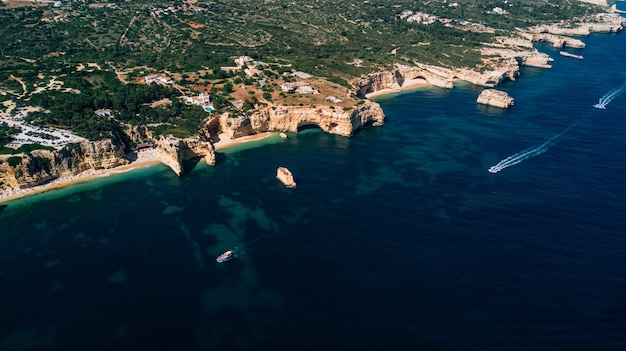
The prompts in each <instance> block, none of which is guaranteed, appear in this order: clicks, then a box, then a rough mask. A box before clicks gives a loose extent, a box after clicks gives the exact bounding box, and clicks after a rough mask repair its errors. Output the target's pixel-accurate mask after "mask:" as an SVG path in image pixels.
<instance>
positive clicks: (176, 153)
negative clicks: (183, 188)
mask: <svg viewBox="0 0 626 351" xmlns="http://www.w3.org/2000/svg"><path fill="white" fill-rule="evenodd" d="M155 145H156V148H157V155H158V157H159V161H161V162H162V163H163V164H165V165H166V166H168V167H170V168H171V169H172V171H174V173H176V175H178V176H181V175H182V174H183V173H184V166H183V163H184V162H185V161H189V160H192V159H195V158H204V159H205V161H206V163H207V164H208V165H210V166H214V165H215V149H214V147H213V145H212V144H211V143H209V142H208V141H202V140H200V139H199V138H197V137H194V138H186V139H180V138H175V137H173V136H171V135H169V136H167V137H160V138H159V139H158V140H157V141H156V142H155Z"/></svg>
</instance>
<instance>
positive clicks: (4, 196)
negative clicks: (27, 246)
mask: <svg viewBox="0 0 626 351" xmlns="http://www.w3.org/2000/svg"><path fill="white" fill-rule="evenodd" d="M273 133H274V132H262V133H258V134H253V135H247V136H243V137H240V138H235V139H233V138H230V137H228V136H226V135H225V134H219V135H218V137H219V139H220V140H219V141H218V142H216V143H214V144H213V146H214V147H215V150H216V151H217V150H224V149H227V148H229V147H231V146H236V145H240V144H245V143H249V142H252V141H257V140H262V139H265V138H269V137H270V136H272V134H273ZM159 163H161V160H159V158H158V156H157V155H156V152H150V151H147V152H143V153H142V154H139V155H138V158H137V159H136V160H135V161H132V162H130V163H128V164H125V165H122V166H118V167H113V168H107V169H98V170H95V169H90V170H87V171H84V172H82V173H78V174H76V175H73V176H67V177H60V178H57V179H54V180H52V181H50V182H48V183H45V184H41V185H36V186H33V187H30V188H22V189H14V190H9V191H2V192H0V205H4V204H5V203H6V202H9V201H12V200H17V199H20V198H23V197H27V196H31V195H36V194H41V193H44V192H47V191H51V190H55V189H61V188H66V187H68V186H72V185H76V184H80V183H86V182H89V181H91V180H94V179H97V178H101V177H108V176H111V175H114V174H117V173H124V172H128V171H131V170H134V169H139V168H145V167H149V166H154V165H157V164H159Z"/></svg>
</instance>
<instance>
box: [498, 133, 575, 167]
mask: <svg viewBox="0 0 626 351" xmlns="http://www.w3.org/2000/svg"><path fill="white" fill-rule="evenodd" d="M562 134H563V133H560V134H558V135H555V136H553V137H552V138H550V139H548V140H546V142H544V143H543V144H541V145H539V146H537V147H533V148H530V149H526V150H523V151H520V152H518V153H516V154H513V155H511V156H509V157H507V158H505V159H504V160H502V161H500V162H498V163H497V164H496V165H494V166H491V167H489V169H488V171H489V173H498V172H500V171H501V170H503V169H505V168H507V167H511V166H515V165H516V164H518V163H520V162H523V161H525V160H527V159H529V158H531V157H535V156H537V155H540V154H542V153H544V152H546V151H547V150H548V147H549V146H550V145H551V144H552V143H554V141H555V140H556V138H558V137H560V136H561V135H562Z"/></svg>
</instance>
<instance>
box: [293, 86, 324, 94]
mask: <svg viewBox="0 0 626 351" xmlns="http://www.w3.org/2000/svg"><path fill="white" fill-rule="evenodd" d="M297 92H298V93H301V94H319V91H317V90H315V89H313V88H311V87H310V86H308V85H302V86H299V87H298V90H297Z"/></svg>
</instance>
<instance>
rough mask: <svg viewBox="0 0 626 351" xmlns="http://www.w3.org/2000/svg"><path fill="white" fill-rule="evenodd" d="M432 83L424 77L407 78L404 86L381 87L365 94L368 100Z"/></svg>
mask: <svg viewBox="0 0 626 351" xmlns="http://www.w3.org/2000/svg"><path fill="white" fill-rule="evenodd" d="M430 85H431V84H429V83H428V81H426V79H422V78H419V79H407V80H405V81H404V82H403V83H402V86H400V87H399V88H385V89H380V90H377V91H374V92H371V93H367V94H365V98H366V99H368V100H371V99H372V98H376V97H379V96H383V95H391V94H397V93H401V92H403V91H407V90H413V89H419V88H423V87H427V86H430Z"/></svg>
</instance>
